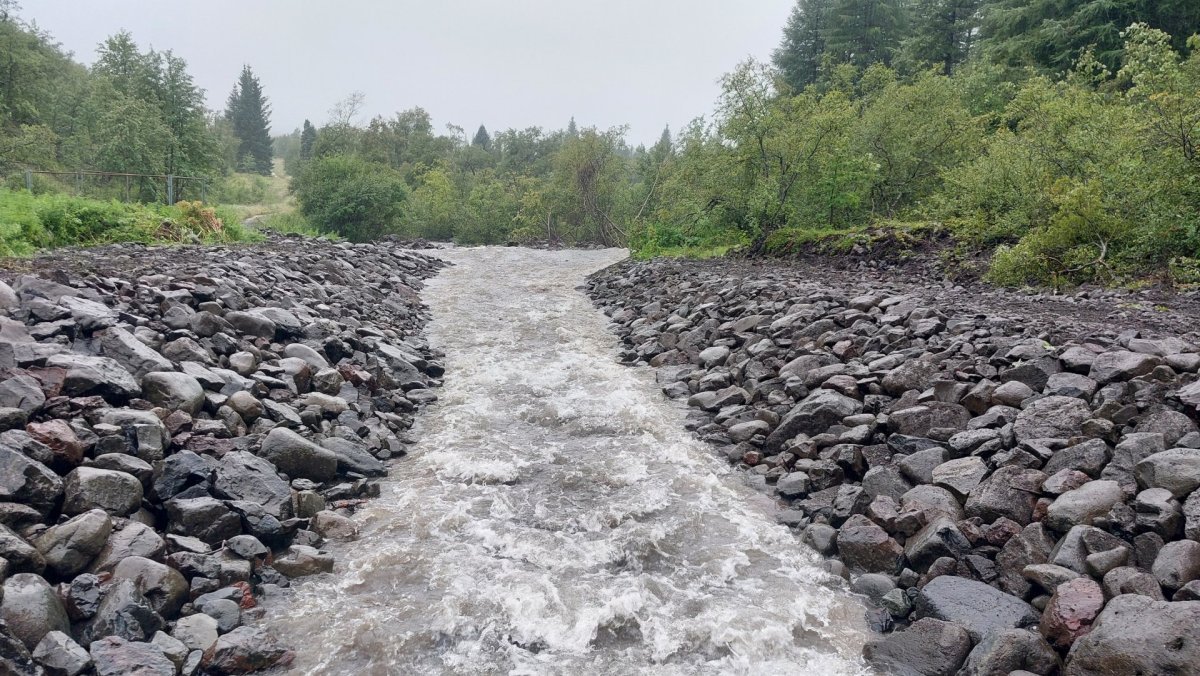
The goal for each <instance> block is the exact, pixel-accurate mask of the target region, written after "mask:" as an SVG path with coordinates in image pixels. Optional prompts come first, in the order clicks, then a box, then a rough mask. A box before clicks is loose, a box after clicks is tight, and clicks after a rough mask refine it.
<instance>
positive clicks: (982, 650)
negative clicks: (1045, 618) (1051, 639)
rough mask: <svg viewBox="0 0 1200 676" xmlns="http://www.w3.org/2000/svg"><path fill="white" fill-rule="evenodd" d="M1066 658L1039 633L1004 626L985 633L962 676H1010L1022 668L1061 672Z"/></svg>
mask: <svg viewBox="0 0 1200 676" xmlns="http://www.w3.org/2000/svg"><path fill="white" fill-rule="evenodd" d="M1061 666H1062V660H1061V659H1059V657H1058V653H1056V652H1054V648H1051V647H1050V644H1048V643H1046V640H1045V639H1044V638H1042V637H1041V636H1039V635H1038V634H1037V633H1036V632H1032V631H1029V630H1028V629H1004V630H1002V631H996V632H992V633H990V634H988V635H987V636H984V637H983V639H982V640H981V641H980V642H979V645H976V646H975V648H974V649H973V650H971V654H970V655H969V656H967V663H966V664H965V665H964V666H963V669H962V671H960V672H959V673H958V676H1009V674H1017V673H1020V672H1022V671H1024V672H1029V673H1032V674H1053V673H1058V670H1059V668H1060V667H1061Z"/></svg>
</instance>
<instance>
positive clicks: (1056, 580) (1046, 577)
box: [1022, 563, 1082, 594]
mask: <svg viewBox="0 0 1200 676" xmlns="http://www.w3.org/2000/svg"><path fill="white" fill-rule="evenodd" d="M1022 574H1023V575H1024V576H1025V579H1027V580H1029V581H1030V582H1034V583H1036V584H1037V585H1038V586H1039V587H1041V588H1042V589H1044V590H1045V591H1046V592H1047V593H1050V594H1053V593H1054V590H1055V589H1058V586H1059V585H1060V584H1062V583H1064V582H1068V581H1070V580H1074V579H1076V578H1078V577H1082V575H1081V574H1080V573H1077V572H1075V571H1073V570H1071V569H1070V568H1063V567H1062V566H1056V565H1054V564H1053V563H1035V564H1033V565H1029V566H1025V570H1023V571H1022Z"/></svg>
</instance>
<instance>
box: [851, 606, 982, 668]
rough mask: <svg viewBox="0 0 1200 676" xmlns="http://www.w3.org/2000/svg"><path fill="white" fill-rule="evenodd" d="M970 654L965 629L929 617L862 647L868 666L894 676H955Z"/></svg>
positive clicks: (968, 639)
mask: <svg viewBox="0 0 1200 676" xmlns="http://www.w3.org/2000/svg"><path fill="white" fill-rule="evenodd" d="M970 652H971V637H970V635H969V634H967V630H966V629H963V628H962V627H960V626H959V625H957V624H953V623H951V622H944V621H942V620H936V619H933V618H930V617H926V618H923V619H920V620H917V621H916V622H914V623H913V624H912V626H911V627H909V628H908V629H906V630H904V631H898V632H896V633H894V634H890V635H888V636H883V637H879V638H875V639H872V640H870V641H868V642H867V644H866V645H864V646H863V657H865V658H866V659H867V662H869V663H870V664H871V666H873V667H875V668H876V669H878V670H879V671H880V672H881V673H885V674H893V675H894V676H954V675H955V674H957V673H958V669H959V667H961V666H962V664H963V661H964V660H966V659H967V655H968V654H969V653H970Z"/></svg>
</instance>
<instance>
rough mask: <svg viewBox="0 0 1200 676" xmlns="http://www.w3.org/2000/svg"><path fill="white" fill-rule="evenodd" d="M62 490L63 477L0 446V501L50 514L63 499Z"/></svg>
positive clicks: (15, 451) (14, 451)
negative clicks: (24, 505) (18, 504)
mask: <svg viewBox="0 0 1200 676" xmlns="http://www.w3.org/2000/svg"><path fill="white" fill-rule="evenodd" d="M62 493H63V482H62V479H60V478H59V476H58V475H57V474H55V473H54V472H53V471H51V470H50V468H49V467H46V466H45V465H43V464H42V463H40V462H37V461H35V460H30V459H29V458H27V457H25V455H24V454H22V453H21V452H19V451H17V450H14V449H11V448H8V447H7V446H4V445H0V500H3V501H9V502H19V503H22V504H27V505H29V506H31V507H33V508H34V509H36V510H38V511H40V512H42V513H49V512H50V511H52V510H53V509H55V508H56V507H57V506H58V503H59V501H60V500H62Z"/></svg>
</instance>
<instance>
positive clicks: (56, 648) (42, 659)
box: [33, 631, 92, 676]
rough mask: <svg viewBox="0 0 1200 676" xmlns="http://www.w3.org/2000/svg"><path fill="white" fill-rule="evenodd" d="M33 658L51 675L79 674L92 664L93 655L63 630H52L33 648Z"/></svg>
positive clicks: (67, 675) (71, 675)
mask: <svg viewBox="0 0 1200 676" xmlns="http://www.w3.org/2000/svg"><path fill="white" fill-rule="evenodd" d="M33 659H35V660H37V662H38V664H41V665H42V666H43V667H44V668H45V669H46V673H47V674H48V675H49V676H78V675H79V674H81V673H83V672H84V671H86V670H87V669H88V668H90V667H91V666H92V656H91V655H89V654H88V651H86V650H84V649H83V648H82V647H81V646H80V645H79V644H78V643H76V642H75V641H74V640H72V639H71V637H70V636H68V635H66V634H65V633H63V632H61V631H52V632H50V633H49V634H46V636H45V637H44V638H42V640H41V642H39V643H38V644H37V647H36V648H34V649H33Z"/></svg>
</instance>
